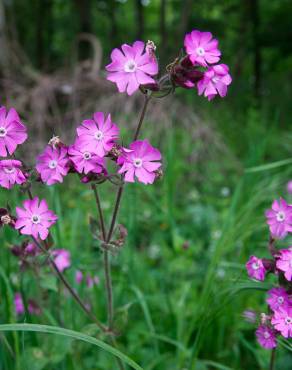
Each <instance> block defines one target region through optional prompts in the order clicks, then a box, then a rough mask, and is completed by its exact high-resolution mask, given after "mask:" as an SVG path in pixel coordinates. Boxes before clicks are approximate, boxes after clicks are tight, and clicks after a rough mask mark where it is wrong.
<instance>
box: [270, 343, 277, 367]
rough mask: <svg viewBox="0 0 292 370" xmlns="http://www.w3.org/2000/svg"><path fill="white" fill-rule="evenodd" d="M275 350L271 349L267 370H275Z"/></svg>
mask: <svg viewBox="0 0 292 370" xmlns="http://www.w3.org/2000/svg"><path fill="white" fill-rule="evenodd" d="M275 360H276V348H273V349H272V352H271V359H270V367H269V370H274V369H275V364H276V361H275Z"/></svg>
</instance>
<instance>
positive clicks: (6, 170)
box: [4, 167, 15, 174]
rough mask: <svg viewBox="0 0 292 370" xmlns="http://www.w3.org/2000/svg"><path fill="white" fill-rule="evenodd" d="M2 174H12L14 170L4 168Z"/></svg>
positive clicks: (12, 168)
mask: <svg viewBox="0 0 292 370" xmlns="http://www.w3.org/2000/svg"><path fill="white" fill-rule="evenodd" d="M4 172H5V173H7V174H11V173H14V172H15V168H14V167H5V168H4Z"/></svg>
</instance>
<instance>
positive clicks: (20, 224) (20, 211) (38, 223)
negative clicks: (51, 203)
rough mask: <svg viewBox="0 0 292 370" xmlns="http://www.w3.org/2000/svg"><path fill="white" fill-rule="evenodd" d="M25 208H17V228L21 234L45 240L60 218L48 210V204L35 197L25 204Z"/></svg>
mask: <svg viewBox="0 0 292 370" xmlns="http://www.w3.org/2000/svg"><path fill="white" fill-rule="evenodd" d="M23 207H24V208H20V207H16V214H17V221H16V224H15V228H16V229H17V230H20V233H21V234H24V235H32V236H33V237H34V238H36V239H37V238H38V237H40V238H41V239H42V240H45V239H46V238H47V236H48V235H49V228H50V227H51V226H52V225H53V224H54V223H55V222H56V221H57V219H58V217H57V216H56V215H55V214H54V213H53V212H52V211H50V210H49V209H48V205H47V202H46V201H45V200H44V199H43V200H41V201H40V202H39V198H38V197H35V198H34V199H32V200H30V199H27V200H25V201H24V202H23Z"/></svg>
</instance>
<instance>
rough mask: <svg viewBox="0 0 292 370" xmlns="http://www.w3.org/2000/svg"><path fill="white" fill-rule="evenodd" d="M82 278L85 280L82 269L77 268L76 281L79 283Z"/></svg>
mask: <svg viewBox="0 0 292 370" xmlns="http://www.w3.org/2000/svg"><path fill="white" fill-rule="evenodd" d="M82 280H83V274H82V271H80V270H77V271H76V273H75V281H76V283H77V284H81V282H82Z"/></svg>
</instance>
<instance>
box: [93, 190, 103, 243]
mask: <svg viewBox="0 0 292 370" xmlns="http://www.w3.org/2000/svg"><path fill="white" fill-rule="evenodd" d="M91 189H92V190H93V193H94V196H95V202H96V205H97V211H98V219H99V225H100V230H101V233H102V239H103V240H104V241H105V239H106V231H105V224H104V218H103V213H102V208H101V204H100V198H99V194H98V190H97V187H96V185H95V184H92V185H91Z"/></svg>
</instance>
